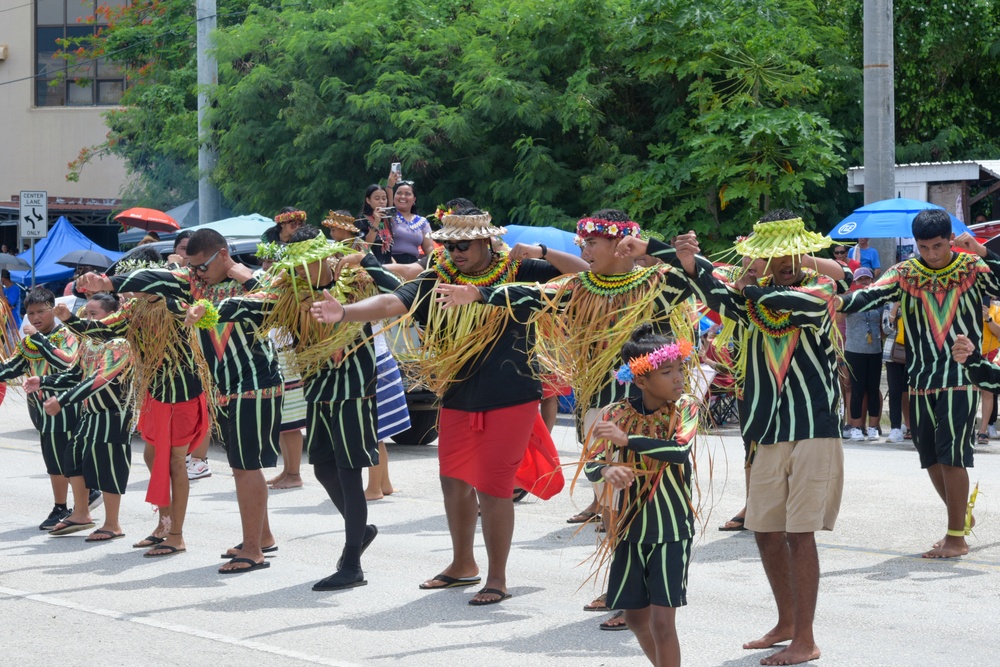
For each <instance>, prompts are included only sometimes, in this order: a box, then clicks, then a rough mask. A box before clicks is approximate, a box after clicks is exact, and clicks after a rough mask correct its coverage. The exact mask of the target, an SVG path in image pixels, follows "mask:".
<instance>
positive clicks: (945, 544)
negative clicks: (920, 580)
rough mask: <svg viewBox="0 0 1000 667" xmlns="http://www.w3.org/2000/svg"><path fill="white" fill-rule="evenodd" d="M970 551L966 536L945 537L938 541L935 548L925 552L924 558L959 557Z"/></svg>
mask: <svg viewBox="0 0 1000 667" xmlns="http://www.w3.org/2000/svg"><path fill="white" fill-rule="evenodd" d="M967 553H969V545H968V543H966V541H965V538H964V537H951V536H948V537H945V538H944V539H943V540H941V541H939V542H936V543H935V546H934V548H933V549H931V550H930V551H928V552H927V553H925V554H924V555H923V556H924V558H958V557H959V556H964V555H966V554H967Z"/></svg>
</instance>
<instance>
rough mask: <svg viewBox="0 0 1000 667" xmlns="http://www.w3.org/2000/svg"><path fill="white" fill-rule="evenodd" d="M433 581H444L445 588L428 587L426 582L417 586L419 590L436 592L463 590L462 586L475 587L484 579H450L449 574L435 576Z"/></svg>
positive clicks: (476, 577)
mask: <svg viewBox="0 0 1000 667" xmlns="http://www.w3.org/2000/svg"><path fill="white" fill-rule="evenodd" d="M431 581H443V582H444V586H428V585H427V583H426V582H424V583H422V584H420V585H419V586H417V588H419V589H421V590H424V591H436V590H438V589H441V588H461V587H462V586H475V585H476V584H478V583H479V582H480V581H482V578H481V577H479V576H478V575H477V576H475V577H458V578H455V577H449V576H448V575H447V574H435V575H434V577H433V578H431Z"/></svg>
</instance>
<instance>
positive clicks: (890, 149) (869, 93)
mask: <svg viewBox="0 0 1000 667" xmlns="http://www.w3.org/2000/svg"><path fill="white" fill-rule="evenodd" d="M864 24H865V27H864V37H863V39H864V45H865V46H864V50H865V54H864V84H865V99H864V114H865V204H872V203H874V202H877V201H881V200H883V199H893V198H895V196H896V104H895V101H894V91H893V38H892V0H864ZM871 245H872V247H873V248H875V249H876V250H878V254H879V260H880V263H881V265H882V267H883V270H884V269H885V268H887V267H889V266H892V265H893V264H895V263H896V239H872V240H871Z"/></svg>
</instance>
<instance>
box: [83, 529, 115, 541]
mask: <svg viewBox="0 0 1000 667" xmlns="http://www.w3.org/2000/svg"><path fill="white" fill-rule="evenodd" d="M94 535H107V536H108V537H94ZM119 537H125V533H112V532H111V531H110V530H103V529H99V530H95V531H94V532H92V533H91V534H90V535H88V536H87V539H85V540H84V542H110V541H111V540H117V539H118V538H119Z"/></svg>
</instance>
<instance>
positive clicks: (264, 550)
mask: <svg viewBox="0 0 1000 667" xmlns="http://www.w3.org/2000/svg"><path fill="white" fill-rule="evenodd" d="M242 548H243V543H242V542H240V543H239V544H237V545H236V546H235V547H233V549H235V550H236V551H239V550H240V549H242ZM277 550H278V545H277V544H272V545H271V546H269V547H261V548H260V551H261V553H263V554H273V553H274V552H275V551H277ZM235 556H236V554H221V555H220V556H219V558H224V559H226V560H229V559H231V558H235Z"/></svg>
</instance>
